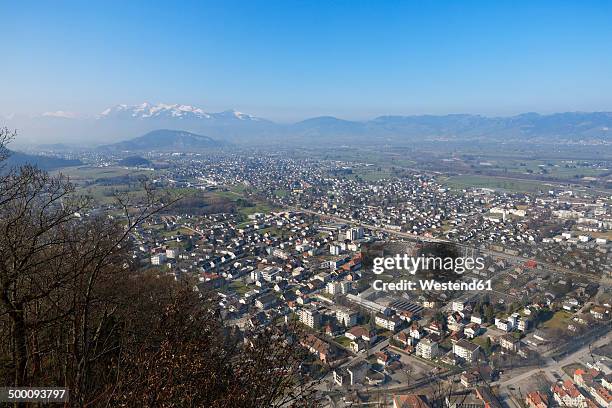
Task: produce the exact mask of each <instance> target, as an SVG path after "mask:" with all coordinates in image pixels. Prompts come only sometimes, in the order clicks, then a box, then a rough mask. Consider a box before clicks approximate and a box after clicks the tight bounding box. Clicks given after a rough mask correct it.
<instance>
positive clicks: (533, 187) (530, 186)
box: [440, 175, 552, 193]
mask: <svg viewBox="0 0 612 408" xmlns="http://www.w3.org/2000/svg"><path fill="white" fill-rule="evenodd" d="M440 181H441V182H442V184H443V185H446V186H448V187H450V188H451V189H454V190H463V189H465V188H469V187H473V188H490V189H493V190H499V191H508V192H531V193H534V192H538V191H545V190H547V189H548V188H550V187H551V186H552V185H551V184H550V183H546V182H542V181H531V180H517V179H508V178H501V177H494V176H477V175H462V176H451V177H447V178H444V179H440Z"/></svg>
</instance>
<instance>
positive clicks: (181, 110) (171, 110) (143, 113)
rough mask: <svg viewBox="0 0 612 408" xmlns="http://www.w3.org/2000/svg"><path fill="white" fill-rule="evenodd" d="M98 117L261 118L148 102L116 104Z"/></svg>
mask: <svg viewBox="0 0 612 408" xmlns="http://www.w3.org/2000/svg"><path fill="white" fill-rule="evenodd" d="M97 117H98V119H110V118H113V119H213V120H214V119H220V120H228V119H231V120H245V121H259V120H261V119H259V118H257V117H255V116H251V115H248V114H246V113H242V112H238V111H234V110H229V111H225V112H219V113H209V112H205V111H204V110H203V109H201V108H198V107H196V106H191V105H180V104H176V103H175V104H165V103H158V104H151V103H148V102H144V103H141V104H139V105H125V104H122V105H116V106H113V107H111V108H107V109H105V110H104V111H102V112H101V113H100V114H99V115H98V116H97Z"/></svg>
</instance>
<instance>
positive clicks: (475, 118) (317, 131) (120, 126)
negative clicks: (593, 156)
mask: <svg viewBox="0 0 612 408" xmlns="http://www.w3.org/2000/svg"><path fill="white" fill-rule="evenodd" d="M6 125H7V126H9V127H14V128H17V129H19V130H20V133H21V134H22V135H23V136H24V137H25V138H35V139H39V138H40V139H42V138H43V137H45V139H46V140H47V141H49V142H57V141H62V142H66V141H72V142H77V141H78V143H79V144H87V143H88V144H90V145H93V144H96V142H97V141H99V140H108V141H109V142H117V141H120V140H125V139H128V138H131V137H133V136H134V135H137V134H143V133H146V132H150V131H153V130H158V129H181V130H184V131H186V132H192V133H194V134H202V135H207V136H208V137H210V138H213V139H215V140H217V141H226V142H232V143H237V144H244V145H248V144H261V143H282V144H298V145H307V144H311V143H320V142H325V143H327V144H332V145H333V144H346V143H352V144H377V143H378V144H380V143H385V144H394V143H397V144H401V143H411V142H413V141H424V140H452V141H470V140H486V141H534V142H542V143H550V142H552V143H558V142H560V141H581V140H583V141H604V142H611V141H612V136H611V133H612V113H610V112H568V113H555V114H550V115H540V114H537V113H525V114H521V115H516V116H510V117H485V116H481V115H470V114H452V115H418V116H380V117H377V118H375V119H372V120H366V121H351V120H343V119H338V118H335V117H332V116H325V117H316V118H311V119H307V120H304V121H301V122H298V123H294V124H278V123H274V122H272V121H269V120H266V119H262V118H258V117H255V116H252V115H248V114H245V113H241V112H237V111H233V110H231V111H226V112H219V113H210V112H206V111H205V110H204V109H202V108H198V107H195V106H190V105H180V104H149V103H142V104H139V105H117V106H114V107H111V108H108V109H105V110H104V111H103V112H101V113H100V114H99V115H97V116H95V117H88V118H83V117H79V116H78V115H75V114H71V113H69V112H64V111H58V112H46V113H45V114H44V115H42V116H39V117H36V118H29V119H28V120H27V121H26V120H22V121H21V123H19V118H13V119H12V121H8V122H7V123H6Z"/></svg>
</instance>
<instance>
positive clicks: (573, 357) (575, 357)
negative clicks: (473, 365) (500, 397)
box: [494, 332, 612, 388]
mask: <svg viewBox="0 0 612 408" xmlns="http://www.w3.org/2000/svg"><path fill="white" fill-rule="evenodd" d="M610 342H612V332H608V333H607V334H606V335H605V336H604V337H601V338H599V339H597V340H596V341H595V342H593V343H592V344H591V347H590V348H589V345H588V344H587V345H585V346H583V347H582V348H580V349H578V350H576V351H575V352H573V353H571V354H569V355H567V356H566V357H564V358H562V359H561V360H559V361H555V360H553V359H552V358H548V359H547V360H546V362H545V364H544V366H542V367H538V368H534V369H533V370H530V371H527V372H525V373H523V374H520V375H517V376H513V377H512V378H509V379H507V380H503V381H497V382H496V383H494V384H497V385H500V386H501V387H505V388H507V387H510V386H512V385H515V384H517V383H519V382H521V381H524V380H526V379H527V378H529V377H531V376H532V375H534V374H538V373H542V374H545V375H546V376H547V378H548V379H549V380H551V381H552V382H556V379H555V378H554V375H553V373H557V374H559V376H560V377H562V378H563V376H564V375H565V373H564V372H563V370H562V369H561V368H562V367H564V366H566V365H568V364H572V363H576V362H578V361H580V360H581V359H582V358H584V357H585V356H586V355H588V354H589V352H590V350H591V348H593V349H594V348H597V347H600V346H603V345H605V344H608V343H610Z"/></svg>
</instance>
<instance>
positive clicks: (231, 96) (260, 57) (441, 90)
mask: <svg viewBox="0 0 612 408" xmlns="http://www.w3.org/2000/svg"><path fill="white" fill-rule="evenodd" d="M0 15H2V16H3V19H2V20H3V23H2V24H0V49H1V50H2V54H3V56H4V58H3V62H2V64H1V66H2V68H0V69H1V71H0V90H1V91H0V92H1V95H2V96H1V97H0V114H4V115H6V114H11V113H17V114H36V113H40V112H44V111H55V110H64V111H74V112H82V113H90V114H91V113H97V112H99V111H101V110H103V109H104V108H105V107H107V106H111V105H115V104H118V103H140V102H143V101H149V102H153V103H155V102H165V103H185V104H193V105H197V106H200V107H202V108H204V109H205V110H208V111H221V110H225V109H230V108H235V109H238V110H241V111H244V112H248V113H251V114H256V115H259V116H263V117H266V118H270V119H273V120H278V121H291V120H298V119H302V118H305V117H309V116H316V115H335V116H339V117H343V118H351V119H360V118H370V117H373V116H377V115H381V114H420V113H433V114H441V113H458V112H467V113H482V114H486V115H509V114H514V113H518V112H526V111H537V112H543V113H546V112H555V111H574V110H584V111H590V110H612V75H611V74H610V73H611V72H612V24H611V23H610V21H612V2H609V1H600V2H597V1H574V2H563V1H550V2H546V1H537V2H534V1H526V2H519V1H507V2H505V1H490V0H489V1H447V2H445V1H415V2H408V1H397V2H394V1H388V2H384V1H303V2H300V1H289V0H285V1H271V0H270V1H253V0H251V1H246V0H245V1H240V2H239V1H218V2H203V1H193V2H189V1H180V2H179V1H176V2H171V1H167V2H154V1H148V2H136V1H129V2H125V1H124V2H112V1H100V2H84V1H79V2H63V1H58V2H46V1H45V2H28V1H14V2H9V1H3V2H1V3H0Z"/></svg>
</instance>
